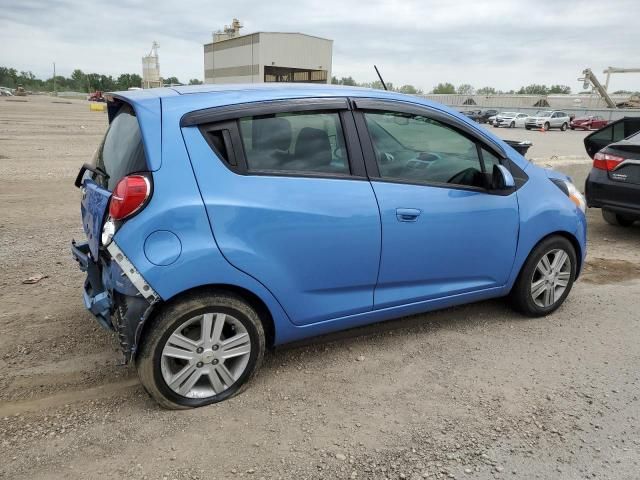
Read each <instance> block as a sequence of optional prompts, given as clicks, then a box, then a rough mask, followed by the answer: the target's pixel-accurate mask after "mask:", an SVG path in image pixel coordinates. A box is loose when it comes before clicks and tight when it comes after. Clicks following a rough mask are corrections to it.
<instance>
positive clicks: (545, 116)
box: [524, 110, 571, 132]
mask: <svg viewBox="0 0 640 480" xmlns="http://www.w3.org/2000/svg"><path fill="white" fill-rule="evenodd" d="M570 122H571V119H570V118H569V115H567V114H566V113H565V112H560V111H557V110H541V111H538V112H537V113H536V114H535V115H533V116H531V117H527V119H526V121H525V123H524V128H526V129H527V130H531V129H532V128H537V129H539V130H550V129H552V128H559V129H560V130H562V131H563V132H564V131H565V130H566V129H567V128H569V123H570Z"/></svg>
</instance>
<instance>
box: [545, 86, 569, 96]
mask: <svg viewBox="0 0 640 480" xmlns="http://www.w3.org/2000/svg"><path fill="white" fill-rule="evenodd" d="M549 93H563V94H566V95H569V94H570V93H571V87H570V86H568V85H551V87H549Z"/></svg>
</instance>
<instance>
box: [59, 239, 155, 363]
mask: <svg viewBox="0 0 640 480" xmlns="http://www.w3.org/2000/svg"><path fill="white" fill-rule="evenodd" d="M71 254H72V256H73V258H74V259H75V260H76V261H77V262H78V266H79V267H80V270H82V271H83V272H86V274H87V278H86V279H85V282H84V289H83V299H84V304H85V307H86V308H87V310H89V311H90V312H91V313H92V314H93V315H94V317H95V318H96V320H97V321H98V323H99V324H100V325H101V326H102V327H104V328H106V329H108V330H115V331H116V332H117V333H118V339H119V341H120V346H121V347H122V352H123V353H124V357H125V362H128V361H129V360H131V359H132V358H133V356H134V355H135V352H136V349H137V345H138V340H139V338H140V333H141V331H142V326H143V325H144V322H145V321H146V320H147V318H149V315H150V314H151V312H152V310H153V308H154V307H155V306H156V304H157V303H158V302H159V300H160V298H159V296H158V294H157V293H156V292H155V291H154V290H153V288H152V287H151V286H150V285H149V284H148V283H147V282H146V281H145V279H144V278H143V277H142V275H141V274H140V273H139V272H138V271H137V269H136V268H135V267H134V266H133V264H132V263H131V262H130V261H129V259H128V258H127V257H126V255H125V254H124V253H123V252H122V251H121V250H120V248H119V247H118V245H117V244H116V243H115V242H111V244H110V245H109V247H107V253H105V254H104V255H102V254H101V255H100V258H99V259H98V261H97V262H96V261H94V259H93V258H92V256H91V253H90V250H89V245H88V244H87V243H86V242H85V243H76V242H75V241H72V242H71Z"/></svg>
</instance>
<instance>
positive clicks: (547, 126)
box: [542, 122, 551, 132]
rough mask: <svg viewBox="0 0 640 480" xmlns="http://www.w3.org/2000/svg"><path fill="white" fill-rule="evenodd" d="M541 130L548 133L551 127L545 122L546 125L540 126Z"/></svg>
mask: <svg viewBox="0 0 640 480" xmlns="http://www.w3.org/2000/svg"><path fill="white" fill-rule="evenodd" d="M542 129H543V130H544V131H545V132H548V131H549V130H550V129H551V125H550V124H549V122H546V123H545V124H544V125H543V126H542Z"/></svg>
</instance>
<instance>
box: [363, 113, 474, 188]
mask: <svg viewBox="0 0 640 480" xmlns="http://www.w3.org/2000/svg"><path fill="white" fill-rule="evenodd" d="M364 116H365V119H366V122H367V127H368V129H369V134H370V136H371V140H372V142H373V146H374V152H375V155H376V161H377V164H378V169H379V171H380V177H382V178H385V179H397V180H407V181H412V182H428V183H444V184H447V183H448V184H455V185H465V186H472V187H484V186H485V180H484V176H483V173H482V167H481V163H480V158H479V156H478V149H477V147H476V143H475V142H474V141H472V140H470V139H469V138H467V137H466V136H464V135H462V134H461V133H459V132H458V131H456V130H454V129H452V128H450V127H448V126H447V125H445V124H443V123H440V122H438V121H436V120H433V119H431V118H428V117H424V116H421V115H410V114H404V113H397V112H369V113H365V114H364Z"/></svg>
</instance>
